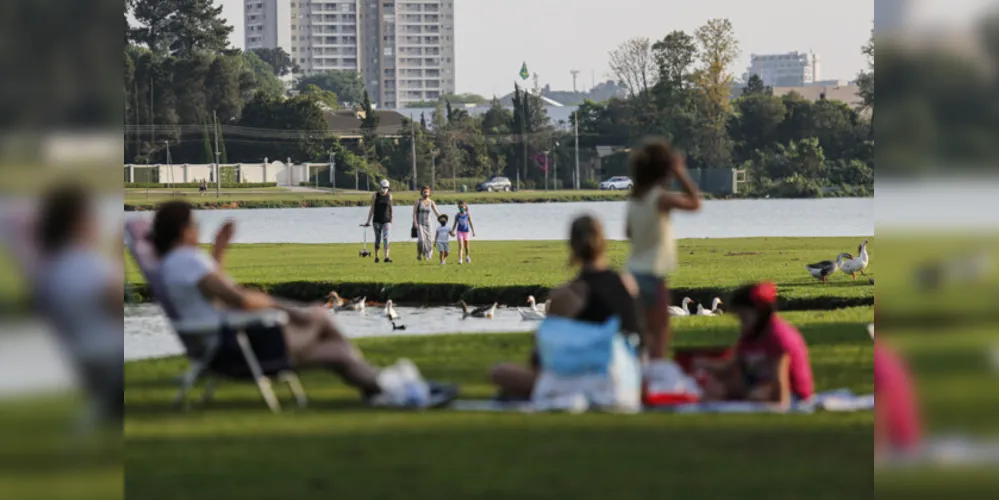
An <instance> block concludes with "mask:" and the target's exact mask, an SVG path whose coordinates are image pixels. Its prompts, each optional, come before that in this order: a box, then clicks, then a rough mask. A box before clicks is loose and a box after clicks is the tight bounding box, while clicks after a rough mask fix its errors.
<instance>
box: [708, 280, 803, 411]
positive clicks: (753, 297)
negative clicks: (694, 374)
mask: <svg viewBox="0 0 999 500" xmlns="http://www.w3.org/2000/svg"><path fill="white" fill-rule="evenodd" d="M730 307H731V310H732V312H733V313H734V314H736V315H737V316H738V317H739V323H740V324H741V327H742V335H741V336H740V337H739V342H738V343H737V344H736V346H735V354H734V356H733V357H732V358H731V359H729V360H725V361H699V362H698V363H697V364H696V365H695V366H696V368H697V369H698V372H699V373H698V377H699V378H701V379H702V383H703V385H704V398H705V399H706V400H709V401H725V400H736V401H742V400H749V401H759V402H773V403H778V404H780V405H781V406H784V407H787V406H789V405H790V404H791V403H792V401H794V400H799V401H805V400H808V399H810V398H811V397H812V395H813V394H814V392H815V386H814V382H813V381H812V366H811V363H810V361H809V358H808V346H807V345H805V339H804V338H802V336H801V333H800V332H798V330H797V329H796V328H795V327H793V326H791V324H789V323H787V322H786V321H784V320H783V319H782V318H781V317H780V316H779V315H778V314H777V287H776V285H774V284H773V283H770V282H764V283H759V284H756V285H751V286H747V287H743V288H740V289H738V290H736V291H735V293H733V294H732V298H731V301H730Z"/></svg>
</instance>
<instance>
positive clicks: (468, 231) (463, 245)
mask: <svg viewBox="0 0 999 500" xmlns="http://www.w3.org/2000/svg"><path fill="white" fill-rule="evenodd" d="M451 232H452V233H454V234H457V235H458V264H461V263H462V262H467V263H469V264H471V263H472V257H471V255H470V254H469V253H468V241H469V240H470V239H471V238H470V237H475V224H473V223H472V214H470V213H469V212H468V203H465V202H464V201H459V202H458V214H457V215H455V216H454V227H452V228H451Z"/></svg>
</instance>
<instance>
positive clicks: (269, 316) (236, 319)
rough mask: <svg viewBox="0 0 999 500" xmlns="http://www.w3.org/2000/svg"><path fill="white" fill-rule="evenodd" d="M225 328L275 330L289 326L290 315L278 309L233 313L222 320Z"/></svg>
mask: <svg viewBox="0 0 999 500" xmlns="http://www.w3.org/2000/svg"><path fill="white" fill-rule="evenodd" d="M222 323H223V324H224V325H225V326H228V327H230V328H234V329H244V328H252V327H260V328H274V327H276V326H284V325H287V324H288V313H286V312H284V311H279V310H277V309H268V310H264V311H253V312H233V313H228V314H226V315H225V318H224V319H223V320H222Z"/></svg>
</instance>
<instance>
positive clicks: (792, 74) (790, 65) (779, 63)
mask: <svg viewBox="0 0 999 500" xmlns="http://www.w3.org/2000/svg"><path fill="white" fill-rule="evenodd" d="M753 75H757V76H759V77H760V79H762V80H763V84H764V85H767V86H770V87H802V86H805V85H809V84H812V83H814V82H818V81H820V80H821V79H822V68H821V66H820V64H819V56H817V55H815V54H813V53H807V54H805V53H802V52H788V53H786V54H766V55H757V54H753V55H752V56H751V57H750V64H749V70H748V71H747V72H746V75H745V76H744V79H746V80H748V79H749V77H750V76H753Z"/></svg>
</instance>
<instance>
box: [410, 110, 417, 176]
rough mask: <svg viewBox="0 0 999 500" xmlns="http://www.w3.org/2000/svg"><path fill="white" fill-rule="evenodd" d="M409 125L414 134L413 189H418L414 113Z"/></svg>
mask: <svg viewBox="0 0 999 500" xmlns="http://www.w3.org/2000/svg"><path fill="white" fill-rule="evenodd" d="M409 125H410V129H411V130H412V135H413V137H412V139H413V140H412V141H410V142H412V144H411V145H412V154H413V191H416V190H417V189H418V188H417V187H416V122H415V121H414V120H413V115H412V114H410V115H409Z"/></svg>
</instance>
